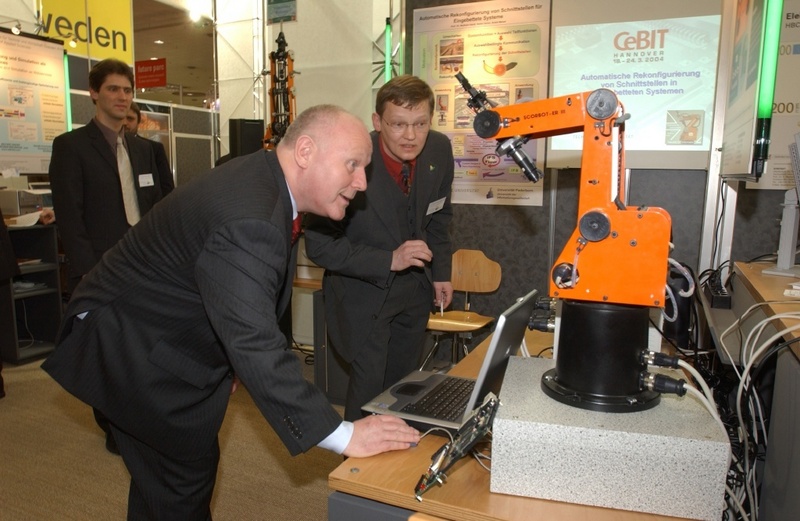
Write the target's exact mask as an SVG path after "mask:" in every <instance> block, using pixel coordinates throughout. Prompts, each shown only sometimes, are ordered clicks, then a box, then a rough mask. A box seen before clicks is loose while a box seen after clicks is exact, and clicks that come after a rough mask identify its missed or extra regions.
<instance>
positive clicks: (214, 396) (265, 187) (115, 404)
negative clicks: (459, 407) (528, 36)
mask: <svg viewBox="0 0 800 521" xmlns="http://www.w3.org/2000/svg"><path fill="white" fill-rule="evenodd" d="M371 149H372V147H371V143H370V140H369V136H368V134H367V131H366V128H365V127H364V125H363V123H361V122H360V121H358V119H357V118H355V116H353V115H351V114H349V113H347V112H345V111H344V110H342V109H340V108H338V107H334V106H331V105H322V106H317V107H312V108H311V109H308V110H306V111H305V112H303V113H302V114H300V115H299V116H298V117H297V119H296V120H295V121H294V122H293V123H292V125H291V126H290V127H289V130H288V131H287V133H286V135H285V137H284V138H283V140H281V142H280V144H279V145H278V147H277V148H276V150H275V151H258V152H255V153H253V154H251V155H247V156H243V157H240V158H236V159H235V160H231V161H229V162H227V163H225V165H223V166H221V167H219V168H216V169H214V170H212V171H211V172H210V173H208V174H206V175H203V176H199V177H197V178H196V179H194V180H193V181H192V182H191V183H187V184H186V185H183V186H180V187H178V188H177V189H176V190H175V192H174V193H173V194H172V195H170V196H169V197H168V198H166V199H165V200H164V201H163V203H160V204H158V205H156V206H155V208H153V210H152V211H151V212H149V213H148V214H147V215H145V216H144V217H143V219H142V221H141V222H140V223H139V224H137V225H136V226H135V227H134V228H133V229H132V230H131V231H130V232H129V233H128V234H126V235H125V237H124V238H123V239H122V241H120V243H119V244H118V245H117V246H115V247H114V248H112V249H111V250H110V251H109V252H108V253H107V254H106V255H105V256H104V257H103V259H102V260H101V261H100V263H99V264H98V265H97V267H96V268H95V269H93V270H92V271H91V272H90V273H89V275H87V276H86V277H85V279H84V280H83V281H82V282H81V284H80V285H79V286H78V288H77V289H76V291H75V294H74V295H73V297H72V300H71V301H70V303H69V306H68V308H67V310H66V312H65V322H64V325H63V328H62V332H61V335H60V340H59V342H58V345H57V346H56V349H55V351H54V352H53V353H52V354H51V355H50V357H49V358H48V359H47V360H46V361H45V362H44V364H43V366H42V367H43V368H44V370H45V371H47V372H48V373H49V374H50V375H51V376H52V377H53V378H54V379H55V380H56V381H58V382H59V383H60V384H61V385H62V386H63V387H64V388H65V389H67V390H68V391H69V392H70V393H72V394H74V395H75V396H77V397H78V398H79V399H81V400H83V401H84V402H86V403H88V404H90V405H92V406H93V407H96V408H98V409H100V410H101V411H102V412H103V413H105V414H106V415H107V416H108V418H109V420H110V421H111V427H112V429H113V432H114V437H115V438H116V439H117V443H118V445H119V449H120V452H121V454H122V458H123V461H124V462H125V465H126V466H127V468H128V470H129V471H130V474H131V488H130V495H129V502H128V512H129V517H128V519H164V520H173V519H180V520H182V521H184V520H206V519H210V502H211V497H212V492H213V488H214V481H215V479H216V470H217V463H218V460H219V445H218V441H217V435H218V432H219V429H220V426H221V424H222V420H223V418H224V416H225V409H226V407H227V404H228V399H229V398H228V397H229V395H230V393H231V392H232V390H233V389H235V386H236V380H235V378H234V375H236V377H238V378H239V379H240V380H241V382H242V383H243V384H244V385H245V386H246V387H247V390H248V392H249V393H250V395H251V396H252V398H253V401H254V402H255V404H256V406H257V407H258V408H259V410H260V411H261V413H262V414H263V415H264V417H265V418H266V419H267V421H268V422H269V423H270V425H271V426H272V428H273V429H274V430H275V432H276V433H277V434H278V436H279V437H280V439H281V440H282V441H283V443H284V444H285V445H286V447H287V448H288V449H289V452H291V453H292V454H297V453H299V452H303V451H307V450H309V449H310V448H312V447H314V446H320V447H323V448H326V449H330V450H334V451H336V452H338V453H342V454H345V455H347V456H358V457H363V456H368V455H372V454H376V453H379V452H383V451H386V450H396V449H405V448H408V447H409V446H410V445H411V444H412V443H416V442H417V441H418V440H419V433H418V432H417V431H416V430H414V429H412V428H410V427H408V426H407V425H406V424H405V423H404V422H402V421H401V420H397V419H394V418H389V417H387V416H372V417H370V418H365V419H363V420H360V421H357V422H353V423H350V422H343V421H342V419H341V418H340V417H339V415H338V414H337V413H336V411H335V410H334V409H333V408H332V406H331V405H330V404H329V403H328V401H327V399H326V398H325V395H324V394H323V393H322V391H321V390H319V389H318V388H317V387H316V386H315V385H313V384H311V383H310V382H307V381H306V380H305V379H304V378H303V376H302V371H301V367H300V362H299V360H298V358H297V356H296V355H295V354H294V353H292V351H291V350H290V346H288V344H287V341H286V337H285V336H284V335H283V333H281V331H280V329H279V327H278V317H279V316H280V315H281V314H282V312H283V310H285V309H286V307H287V305H288V304H289V301H290V296H291V288H292V281H291V280H290V279H289V278H288V276H287V274H288V271H289V266H288V259H289V254H290V248H291V246H290V242H291V230H292V222H293V218H294V217H295V216H296V215H297V214H298V212H315V213H319V214H321V215H324V216H326V217H328V218H331V219H341V218H342V217H343V216H344V211H345V208H346V207H347V205H348V204H349V202H350V201H351V200H352V199H353V197H354V196H355V194H356V193H358V192H359V191H362V190H364V189H365V188H366V177H365V171H364V169H365V167H366V165H367V163H369V160H370V153H371ZM264 471H265V472H269V471H270V470H269V469H265V470H264Z"/></svg>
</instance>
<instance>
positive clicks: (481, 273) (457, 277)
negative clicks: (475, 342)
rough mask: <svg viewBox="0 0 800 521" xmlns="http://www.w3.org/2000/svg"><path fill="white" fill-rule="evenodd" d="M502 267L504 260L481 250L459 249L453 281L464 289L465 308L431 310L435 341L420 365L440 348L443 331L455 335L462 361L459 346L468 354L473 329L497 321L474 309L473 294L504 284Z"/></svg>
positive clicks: (430, 326) (456, 288)
mask: <svg viewBox="0 0 800 521" xmlns="http://www.w3.org/2000/svg"><path fill="white" fill-rule="evenodd" d="M501 277H502V269H501V268H500V264H499V263H497V262H495V261H493V260H491V259H489V258H488V257H486V255H485V254H484V253H483V252H482V251H480V250H457V251H456V252H454V253H453V267H452V274H451V277H450V282H451V283H452V284H453V291H454V292H462V293H464V309H463V310H451V311H445V312H444V313H443V314H442V313H440V312H438V311H437V312H434V313H431V316H430V317H428V331H430V333H431V334H432V335H433V337H434V339H435V341H434V344H433V347H432V348H431V350H430V352H429V353H428V355H427V356H426V357H425V360H424V361H423V362H422V365H421V366H420V369H422V368H424V367H425V366H426V365H427V363H428V362H429V361H430V359H431V358H432V357H433V355H434V354H435V353H436V351H437V350H438V349H439V341H440V340H441V336H442V335H453V347H452V361H453V363H456V362H458V357H459V354H458V352H459V347H460V348H461V349H462V350H463V352H464V354H465V355H466V354H467V353H468V352H469V350H468V348H467V340H469V339H470V338H472V333H473V332H474V331H478V330H479V329H482V328H484V327H486V326H489V325H490V324H492V323H493V322H494V317H490V316H485V315H481V314H479V313H476V312H475V311H472V310H471V309H470V295H471V294H473V293H491V292H492V291H496V290H497V288H499V287H500V279H501Z"/></svg>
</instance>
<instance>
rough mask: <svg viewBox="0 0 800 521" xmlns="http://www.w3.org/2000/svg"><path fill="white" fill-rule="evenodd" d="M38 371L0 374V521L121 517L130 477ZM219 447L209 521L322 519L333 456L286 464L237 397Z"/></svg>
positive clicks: (314, 455) (315, 453)
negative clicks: (2, 386) (1, 387)
mask: <svg viewBox="0 0 800 521" xmlns="http://www.w3.org/2000/svg"><path fill="white" fill-rule="evenodd" d="M299 357H300V360H301V362H302V361H303V359H304V358H305V356H304V355H299ZM39 366H40V362H33V363H29V364H25V365H21V366H13V365H9V364H6V365H5V367H4V369H3V377H4V379H5V381H6V393H7V396H6V397H5V398H3V399H2V400H0V447H1V448H2V454H3V456H2V463H0V519H2V520H3V521H28V520H30V521H42V520H56V519H57V520H81V521H82V520H92V521H93V520H101V519H102V520H113V519H124V518H125V511H126V500H127V489H128V482H129V478H128V474H127V471H126V470H125V467H124V466H123V464H122V461H121V460H120V458H119V457H118V456H114V455H112V454H110V453H108V452H106V450H105V448H104V443H103V442H104V439H103V437H102V435H101V431H100V430H99V428H98V427H97V426H96V425H95V424H94V420H93V417H92V412H91V409H90V408H89V407H88V406H86V405H84V404H82V403H81V402H79V401H78V400H77V399H75V398H74V397H72V396H71V395H69V394H68V393H66V392H65V391H64V390H63V389H61V388H60V387H59V386H58V385H57V384H56V383H55V382H54V381H53V380H52V379H50V378H49V377H48V376H47V375H46V374H45V373H44V371H42V370H41V369H40V367H39ZM303 372H304V375H305V376H306V377H307V378H311V377H312V375H313V366H311V365H306V364H303ZM339 412H340V413H341V410H340V411H339ZM220 446H221V451H222V460H221V463H220V469H219V474H218V479H217V487H216V490H215V493H214V500H213V505H212V512H213V516H214V519H215V521H220V520H222V521H224V520H237V521H238V520H251V519H252V520H261V519H296V520H324V519H326V517H327V496H328V487H327V476H328V474H329V473H330V472H331V471H332V470H333V469H334V468H336V467H337V466H338V465H339V464H340V463H341V462H342V458H341V456H338V455H336V454H333V453H331V452H328V451H325V450H322V449H316V448H315V449H312V450H311V451H309V452H308V453H306V454H303V455H300V456H298V457H295V458H292V457H291V456H290V455H289V453H288V452H287V451H286V449H285V448H284V447H283V445H282V444H281V442H280V440H279V439H278V437H277V436H276V435H275V434H274V433H273V432H272V430H271V429H270V428H269V426H268V424H267V423H266V421H264V419H263V417H262V416H261V415H260V414H259V413H258V411H257V409H256V407H255V405H254V404H253V402H252V400H251V399H250V397H249V395H248V394H247V392H246V390H243V389H242V390H240V391H238V392H237V393H236V394H234V395H233V397H232V399H231V403H230V406H229V408H228V414H227V416H226V417H225V422H224V424H223V427H222V431H221V433H220Z"/></svg>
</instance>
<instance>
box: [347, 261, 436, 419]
mask: <svg viewBox="0 0 800 521" xmlns="http://www.w3.org/2000/svg"><path fill="white" fill-rule="evenodd" d="M432 306H433V289H432V288H431V286H430V283H428V282H427V280H424V281H423V280H421V277H418V276H416V275H414V274H411V273H405V274H402V275H398V276H396V277H395V279H394V281H393V282H392V287H391V288H390V289H389V295H388V296H387V297H386V301H385V302H384V304H383V307H382V308H381V310H380V313H378V315H376V317H375V318H374V319H371V320H374V321H375V324H374V325H373V328H372V333H371V334H370V336H369V338H368V339H367V341H366V342H365V343H364V345H361V346H351V348H352V353H353V354H354V356H353V360H352V361H351V362H350V380H349V383H348V387H347V395H346V398H345V408H344V419H345V420H348V421H355V420H357V419H359V418H363V417H364V415H365V414H364V413H363V412H362V411H361V406H362V405H364V404H366V403H368V402H369V401H370V400H371V399H373V398H375V397H376V396H378V395H379V394H380V393H381V392H382V391H383V390H385V389H387V388H389V387H390V386H392V385H393V384H395V383H397V381H398V380H400V379H401V378H403V377H404V376H406V375H407V374H409V373H411V372H412V371H413V370H414V369H416V368H417V367H418V366H419V362H420V358H421V356H422V350H423V348H424V345H425V332H426V327H427V324H428V315H429V314H430V312H431V308H432ZM333 347H334V349H335V348H336V345H335V344H333Z"/></svg>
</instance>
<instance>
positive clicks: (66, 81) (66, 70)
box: [64, 52, 72, 132]
mask: <svg viewBox="0 0 800 521" xmlns="http://www.w3.org/2000/svg"><path fill="white" fill-rule="evenodd" d="M64 86H65V87H66V88H65V91H66V92H65V93H64V94H65V95H66V103H65V104H64V106H65V107H66V109H67V132H69V131H71V130H72V103H71V102H70V99H69V90H70V87H69V59H68V56H67V53H66V52H65V53H64Z"/></svg>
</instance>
